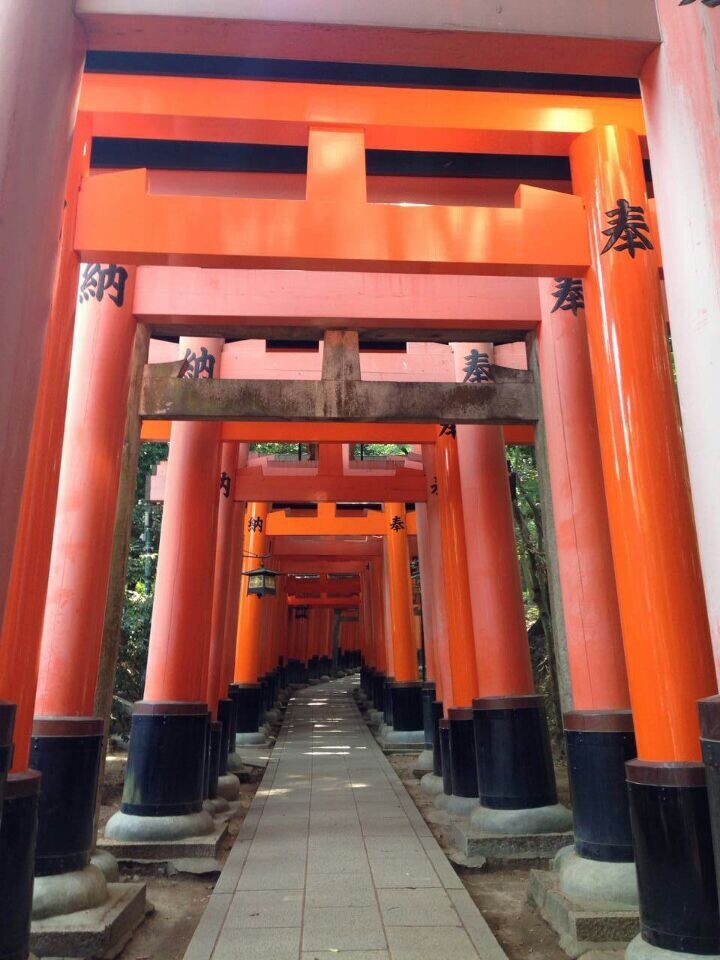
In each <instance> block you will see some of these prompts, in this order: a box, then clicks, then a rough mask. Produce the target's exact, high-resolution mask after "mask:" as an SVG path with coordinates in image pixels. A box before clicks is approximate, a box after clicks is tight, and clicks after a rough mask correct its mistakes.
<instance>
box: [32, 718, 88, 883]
mask: <svg viewBox="0 0 720 960" xmlns="http://www.w3.org/2000/svg"><path fill="white" fill-rule="evenodd" d="M103 730H104V724H103V721H102V720H101V719H100V718H99V717H36V718H35V720H34V722H33V735H32V740H31V745H30V767H31V769H33V770H37V771H38V773H39V774H40V775H41V777H42V783H41V786H40V806H39V812H38V832H37V845H36V848H35V875H36V876H38V877H47V876H52V875H53V874H57V873H68V872H69V871H71V870H82V869H83V868H84V867H86V866H87V865H88V863H89V862H90V853H91V852H92V848H93V842H94V839H95V832H94V819H95V800H96V797H97V785H98V776H99V773H100V758H101V755H102V744H103Z"/></svg>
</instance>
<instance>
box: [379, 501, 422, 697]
mask: <svg viewBox="0 0 720 960" xmlns="http://www.w3.org/2000/svg"><path fill="white" fill-rule="evenodd" d="M385 526H386V530H387V533H386V535H385V543H386V545H387V551H386V553H387V568H386V572H385V576H386V583H387V596H386V602H387V606H388V611H389V615H390V616H389V620H390V629H391V642H392V653H393V663H392V676H393V677H394V678H395V680H397V681H403V682H404V681H408V680H417V676H418V670H417V653H416V646H415V636H414V633H413V627H412V615H413V614H412V588H411V584H410V553H409V551H408V536H407V518H406V516H405V504H403V503H386V504H385Z"/></svg>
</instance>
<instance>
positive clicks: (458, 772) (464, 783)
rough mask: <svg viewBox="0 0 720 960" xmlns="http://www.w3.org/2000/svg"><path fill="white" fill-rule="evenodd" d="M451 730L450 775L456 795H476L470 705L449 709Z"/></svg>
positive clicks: (473, 736) (476, 783)
mask: <svg viewBox="0 0 720 960" xmlns="http://www.w3.org/2000/svg"><path fill="white" fill-rule="evenodd" d="M448 721H449V723H448V729H449V731H450V737H449V740H450V775H451V777H452V792H453V796H455V797H476V796H477V795H478V776H477V767H476V765H475V731H474V727H473V711H472V710H471V709H470V708H469V707H451V708H450V709H449V710H448Z"/></svg>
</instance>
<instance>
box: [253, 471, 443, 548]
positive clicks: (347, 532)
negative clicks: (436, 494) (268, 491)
mask: <svg viewBox="0 0 720 960" xmlns="http://www.w3.org/2000/svg"><path fill="white" fill-rule="evenodd" d="M423 482H424V477H423ZM383 487H384V483H383V481H382V479H380V480H378V481H377V483H376V488H377V492H376V496H377V497H378V498H382V499H383V500H384V499H385V495H384V492H383ZM293 496H294V494H293ZM364 513H365V515H364V516H344V515H343V513H342V511H341V512H340V513H337V512H336V509H335V504H334V503H332V502H324V503H320V504H319V505H318V513H317V516H315V517H297V516H292V514H291V513H288V511H287V510H272V511H271V512H270V513H268V516H267V534H268V536H269V537H333V536H343V537H348V536H349V537H358V536H360V537H363V536H364V537H380V536H385V535H386V534H387V532H388V521H387V517H386V516H385V514H384V513H381V512H380V511H379V510H367V511H364ZM407 532H408V534H410V535H411V536H414V535H415V534H416V533H417V524H416V521H415V513H414V512H413V511H410V512H409V513H408V514H407Z"/></svg>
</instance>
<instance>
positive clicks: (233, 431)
mask: <svg viewBox="0 0 720 960" xmlns="http://www.w3.org/2000/svg"><path fill="white" fill-rule="evenodd" d="M170 429H171V421H170V420H143V422H142V431H141V434H140V439H141V440H147V441H151V440H152V441H168V440H169V439H170ZM437 432H438V428H437V427H436V426H434V425H433V424H429V423H322V422H320V421H318V422H316V423H313V422H310V423H303V422H299V421H289V420H288V421H272V420H268V421H264V420H263V421H253V420H233V421H229V422H226V423H223V425H222V439H223V440H237V441H239V442H242V443H333V442H334V443H401V444H408V445H409V444H414V443H435V440H436V439H437ZM503 433H504V435H505V443H507V444H510V443H523V444H533V443H534V442H535V428H534V427H533V426H532V425H531V424H507V425H506V426H504V427H503Z"/></svg>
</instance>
